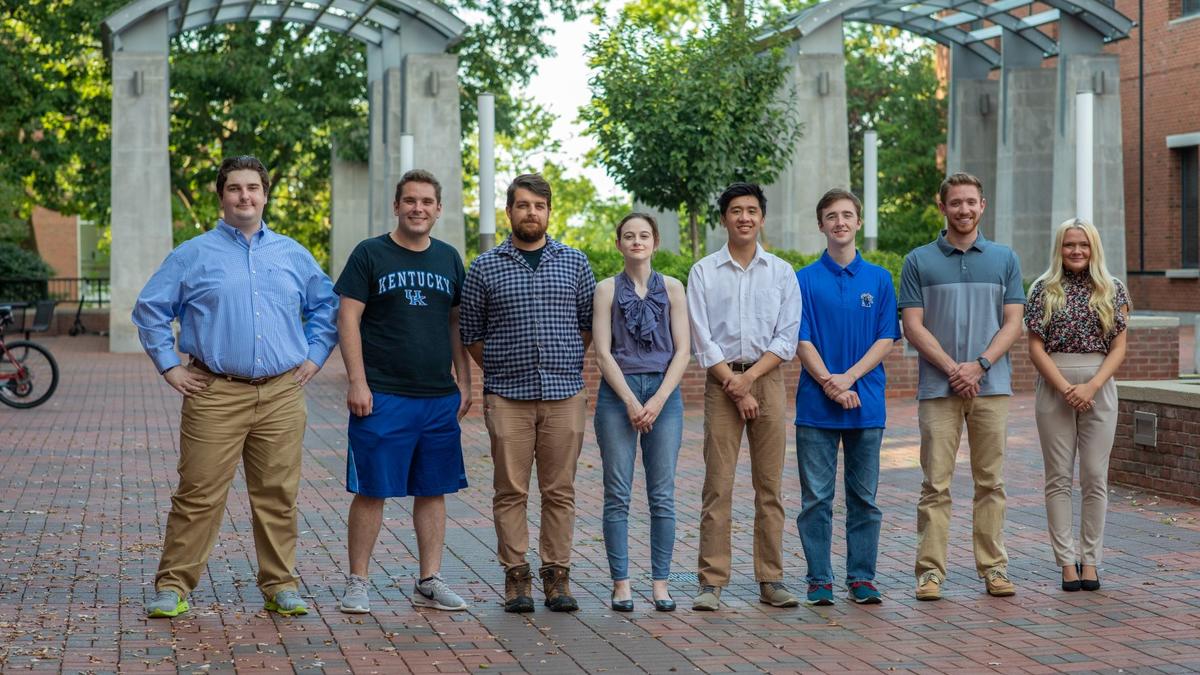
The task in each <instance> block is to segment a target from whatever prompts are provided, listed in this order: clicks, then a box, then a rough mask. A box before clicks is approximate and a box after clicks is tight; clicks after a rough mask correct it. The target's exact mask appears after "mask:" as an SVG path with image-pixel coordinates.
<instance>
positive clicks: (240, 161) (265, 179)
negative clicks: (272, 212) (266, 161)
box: [217, 155, 271, 195]
mask: <svg viewBox="0 0 1200 675" xmlns="http://www.w3.org/2000/svg"><path fill="white" fill-rule="evenodd" d="M234 171H257V172H258V179H259V180H261V181H262V189H263V194H267V193H268V192H270V191H271V177H270V176H269V175H268V174H267V167H265V166H263V163H262V162H260V161H258V158H257V157H254V156H252V155H239V156H237V157H226V158H225V159H224V160H223V161H222V162H221V168H219V169H217V194H218V195H222V194H224V193H225V181H226V180H228V179H229V174H231V173H233V172H234Z"/></svg>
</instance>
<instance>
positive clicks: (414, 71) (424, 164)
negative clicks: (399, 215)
mask: <svg viewBox="0 0 1200 675" xmlns="http://www.w3.org/2000/svg"><path fill="white" fill-rule="evenodd" d="M403 73H404V86H403V97H402V100H403V105H404V114H403V117H402V119H403V124H404V131H406V132H408V133H410V134H412V135H413V162H414V164H413V166H414V168H418V169H425V170H426V171H429V172H431V173H433V175H434V176H436V177H437V179H438V181H439V182H440V183H441V184H442V217H441V218H439V219H438V222H437V225H436V226H434V229H433V236H435V237H437V238H438V239H441V240H442V241H444V242H446V243H447V244H450V245H451V246H453V247H454V248H456V249H458V252H459V254H463V253H464V251H465V248H466V243H467V238H466V237H467V233H466V228H465V225H464V223H463V194H462V152H461V149H460V148H461V145H462V121H461V117H460V113H459V106H458V57H457V56H456V55H454V54H408V55H407V56H405V57H404V68H403ZM396 180H399V176H397V177H396ZM392 185H393V186H394V185H395V181H393V182H392Z"/></svg>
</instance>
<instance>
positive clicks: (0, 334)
mask: <svg viewBox="0 0 1200 675" xmlns="http://www.w3.org/2000/svg"><path fill="white" fill-rule="evenodd" d="M12 323H13V314H12V307H10V306H8V305H0V403H3V404H5V405H8V406H12V407H13V408H32V407H34V406H39V405H41V404H43V403H45V402H46V400H47V399H49V398H50V395H51V394H53V393H54V390H55V389H57V388H58V362H57V361H55V360H54V356H52V355H51V354H50V350H48V349H46V348H45V347H43V346H41V345H39V344H38V343H36V342H30V341H29V340H13V341H11V342H5V341H4V329H5V327H7V326H10V325H12Z"/></svg>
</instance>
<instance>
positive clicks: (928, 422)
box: [916, 396, 1009, 579]
mask: <svg viewBox="0 0 1200 675" xmlns="http://www.w3.org/2000/svg"><path fill="white" fill-rule="evenodd" d="M1008 402H1009V397H1008V396H980V397H978V398H973V399H964V398H960V397H958V396H948V397H946V398H934V399H926V400H923V401H920V402H919V404H918V407H917V418H918V423H919V426H920V428H921V470H922V471H923V472H924V474H925V480H924V481H923V482H922V483H921V500H920V502H918V504H917V564H916V575H917V577H920V576H921V575H922V574H924V573H925V572H931V571H932V572H936V573H937V574H938V576H939V577H940V578H942V579H945V578H946V544H947V541H946V540H947V535H948V533H949V530H950V480H951V479H952V478H953V477H954V466H955V457H956V456H957V455H958V444H959V442H960V441H961V440H962V428H963V422H964V421H965V422H966V426H967V443H968V444H969V445H970V447H971V478H972V479H973V480H974V482H975V499H974V510H973V512H972V529H973V534H972V543H973V544H974V548H975V571H976V572H977V573H978V574H979V576H981V577H982V576H983V574H984V573H985V572H986V571H987V570H989V569H991V568H993V567H1000V568H1002V569H1003V568H1006V567H1007V566H1008V553H1007V552H1006V551H1005V550H1004V502H1005V495H1004V447H1005V443H1006V441H1007V435H1008V432H1007V427H1008Z"/></svg>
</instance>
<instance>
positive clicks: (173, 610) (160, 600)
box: [146, 591, 191, 619]
mask: <svg viewBox="0 0 1200 675" xmlns="http://www.w3.org/2000/svg"><path fill="white" fill-rule="evenodd" d="M189 609H191V608H190V607H188V601H187V598H181V597H179V594H178V593H176V592H175V591H159V592H158V593H157V594H155V596H154V599H153V600H151V601H150V602H148V603H146V616H148V617H151V618H156V619H157V618H162V617H172V616H179V615H180V614H183V613H184V612H186V611H188V610H189Z"/></svg>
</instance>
